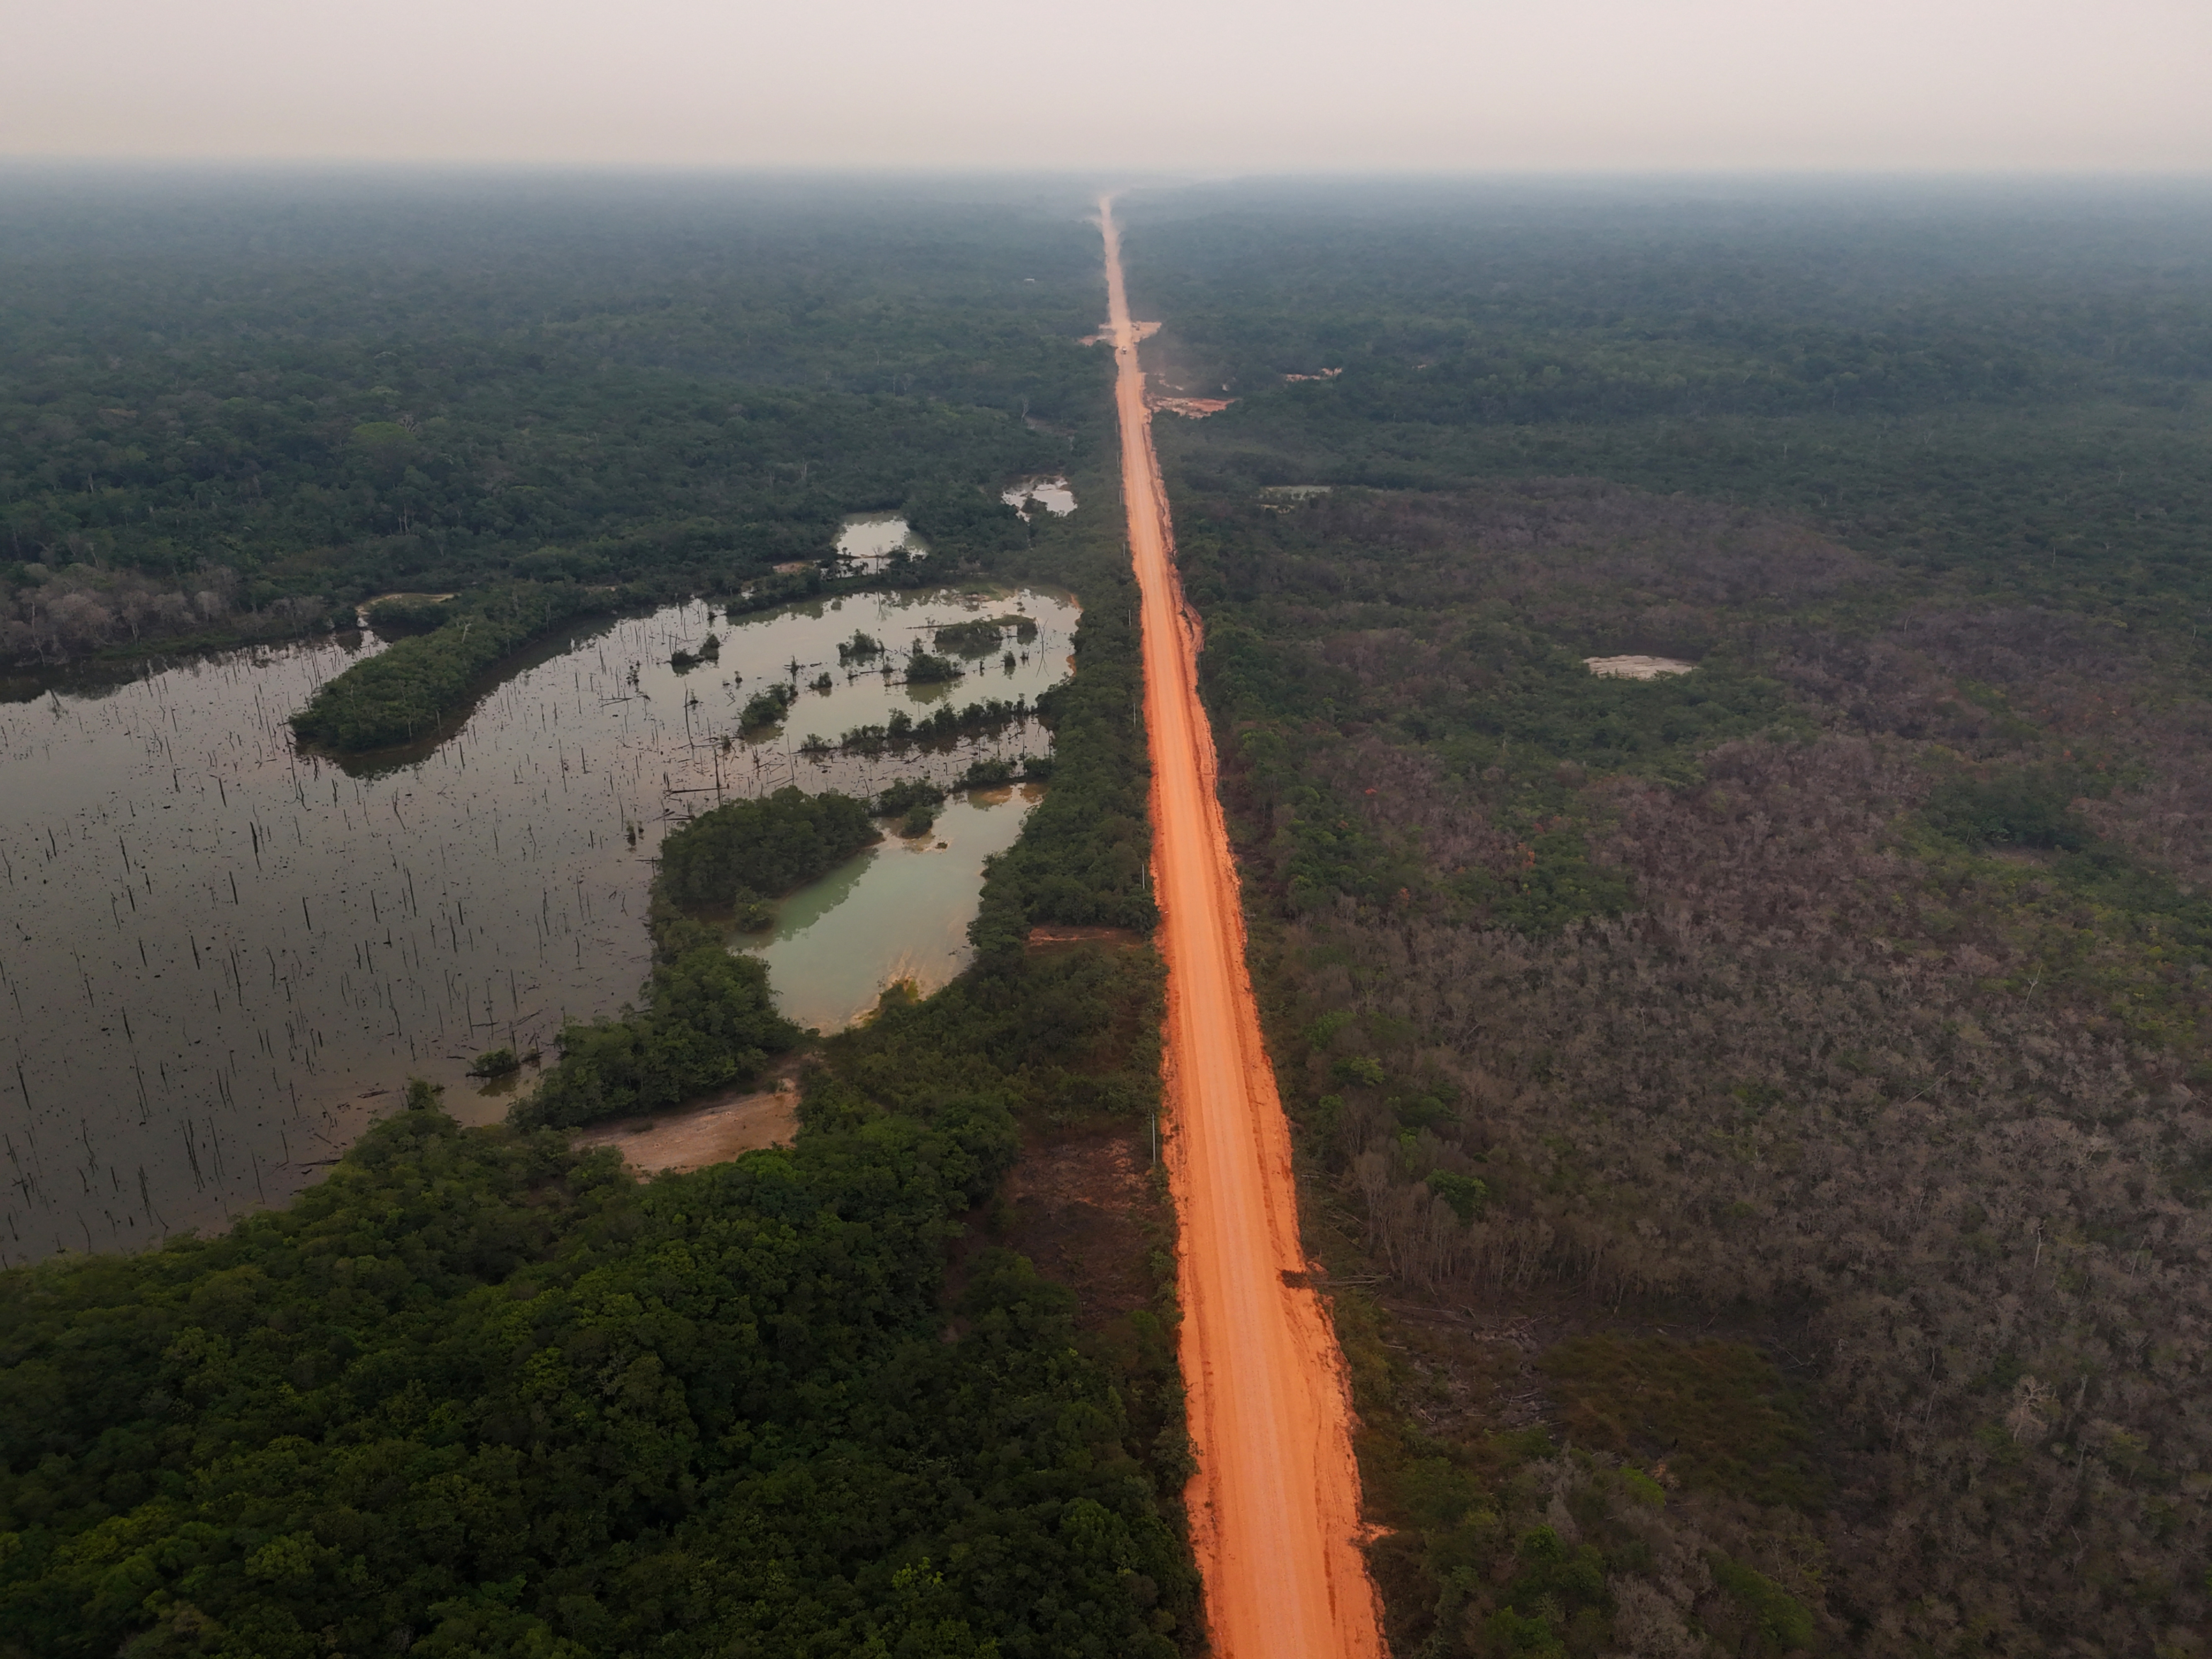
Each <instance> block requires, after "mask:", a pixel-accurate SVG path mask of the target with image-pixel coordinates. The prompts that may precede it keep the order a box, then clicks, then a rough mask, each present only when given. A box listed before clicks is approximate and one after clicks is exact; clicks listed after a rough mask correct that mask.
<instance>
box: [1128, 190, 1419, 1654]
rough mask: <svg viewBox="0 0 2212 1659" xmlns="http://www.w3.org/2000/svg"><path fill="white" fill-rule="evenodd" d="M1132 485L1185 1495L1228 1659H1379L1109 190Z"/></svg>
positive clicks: (1346, 1436) (1355, 1484)
mask: <svg viewBox="0 0 2212 1659" xmlns="http://www.w3.org/2000/svg"><path fill="white" fill-rule="evenodd" d="M1098 205H1099V216H1100V222H1101V225H1102V228H1103V231H1104V234H1105V240H1106V293H1107V299H1108V301H1109V313H1110V322H1109V328H1110V330H1111V332H1112V336H1113V340H1114V356H1115V362H1117V363H1118V364H1119V366H1120V377H1119V380H1118V381H1117V383H1116V386H1115V402H1116V404H1117V405H1118V407H1119V409H1120V411H1121V479H1122V486H1121V487H1122V491H1123V495H1124V497H1125V499H1126V501H1127V506H1128V510H1129V545H1130V550H1131V553H1132V555H1133V558H1134V560H1135V563H1136V569H1137V583H1138V586H1139V589H1140V591H1141V592H1142V594H1143V599H1144V630H1145V632H1144V637H1145V723H1146V726H1147V727H1148V728H1149V729H1150V732H1151V738H1152V833H1153V841H1152V876H1153V891H1154V893H1155V896H1157V897H1158V901H1159V905H1160V911H1161V917H1162V921H1161V928H1160V944H1161V950H1162V952H1163V954H1164V956H1165V957H1166V959H1167V969H1168V1013H1167V1030H1166V1039H1167V1041H1166V1051H1167V1052H1166V1074H1167V1092H1168V1108H1169V1112H1170V1125H1171V1127H1172V1133H1171V1135H1170V1139H1169V1142H1168V1173H1169V1176H1170V1179H1171V1181H1172V1182H1173V1185H1174V1188H1175V1200H1176V1212H1177V1213H1178V1215H1179V1216H1180V1218H1181V1221H1182V1261H1181V1263H1180V1264H1179V1265H1180V1285H1181V1293H1182V1312H1183V1323H1182V1369H1183V1378H1184V1382H1185V1383H1186V1385H1187V1387H1188V1390H1189V1401H1190V1431H1191V1438H1192V1441H1193V1442H1194V1445H1195V1448H1196V1449H1197V1453H1198V1474H1196V1475H1195V1476H1194V1478H1193V1480H1192V1481H1191V1486H1190V1492H1189V1494H1188V1496H1189V1501H1190V1511H1191V1530H1192V1534H1193V1541H1194V1544H1195V1545H1196V1547H1197V1551H1198V1565H1199V1570H1200V1571H1201V1572H1202V1573H1203V1574H1204V1575H1205V1578H1206V1619H1207V1622H1208V1626H1209V1632H1210V1634H1211V1635H1212V1641H1213V1650H1214V1652H1215V1653H1217V1654H1218V1655H1221V1656H1224V1659H1339V1656H1342V1659H1379V1656H1380V1655H1381V1654H1382V1652H1383V1638H1382V1635H1381V1632H1380V1628H1379V1620H1378V1619H1377V1616H1376V1598H1375V1589H1374V1586H1373V1584H1372V1583H1371V1582H1370V1580H1369V1578H1368V1576H1367V1566H1366V1562H1365V1560H1364V1559H1363V1558H1362V1556H1361V1554H1360V1553H1359V1542H1360V1538H1361V1535H1362V1534H1361V1526H1360V1519H1359V1471H1358V1466H1357V1465H1356V1464H1355V1463H1354V1462H1353V1460H1352V1437H1351V1409H1350V1407H1349V1405H1348V1403H1347V1401H1346V1393H1345V1380H1344V1363H1343V1358H1342V1356H1341V1355H1340V1354H1339V1353H1338V1352H1337V1347H1336V1339H1335V1335H1334V1332H1333V1331H1332V1330H1331V1329H1330V1328H1329V1322H1328V1317H1327V1316H1326V1315H1325V1314H1324V1313H1323V1312H1322V1308H1321V1305H1320V1304H1319V1302H1318V1301H1317V1300H1316V1297H1315V1296H1314V1293H1313V1291H1310V1289H1308V1288H1306V1261H1305V1255H1304V1250H1303V1249H1302V1248H1301V1247H1300V1244H1299V1242H1298V1214H1297V1192H1296V1190H1295V1188H1293V1186H1292V1184H1291V1143H1290V1130H1289V1127H1288V1125H1286V1124H1285V1122H1284V1121H1283V1108H1282V1102H1281V1101H1280V1100H1279V1098H1278V1097H1277V1096H1276V1093H1275V1074H1274V1071H1273V1067H1271V1066H1269V1065H1268V1063H1267V1049H1266V1048H1265V1047H1264V1046H1263V1045H1262V1044H1261V1039H1260V1013H1259V1007H1258V1006H1257V1004H1256V1003H1255V1001H1254V1000H1253V997H1252V982H1251V979H1250V977H1249V975H1248V974H1247V973H1246V971H1245V967H1244V924H1243V908H1242V906H1241V905H1240V903H1239V902H1238V897H1237V867H1236V866H1235V865H1234V864H1233V863H1232V862H1231V859H1230V856H1229V836H1228V833H1227V830H1226V829H1225V826H1224V824H1223V823H1222V817H1221V806H1220V803H1219V801H1218V799H1217V798H1216V796H1215V794H1214V787H1213V786H1214V756H1213V734H1212V730H1211V729H1210V728H1209V727H1208V726H1207V725H1206V716H1205V714H1204V711H1203V710H1202V709H1201V708H1200V706H1199V701H1198V679H1197V662H1196V658H1197V644H1198V637H1197V623H1196V619H1195V618H1194V617H1193V616H1192V615H1191V614H1190V612H1189V611H1188V609H1187V608H1186V607H1185V605H1184V604H1183V599H1182V585H1181V583H1180V581H1179V580H1177V577H1176V568H1175V564H1174V562H1173V560H1172V559H1171V558H1170V548H1171V547H1172V545H1173V537H1172V532H1170V528H1169V525H1168V514H1167V499H1166V495H1165V492H1164V490H1163V489H1161V487H1160V478H1159V463H1158V459H1157V458H1156V456H1155V455H1154V453H1153V451H1152V427H1151V424H1150V419H1149V416H1148V415H1147V413H1146V408H1145V377H1144V374H1143V372H1142V371H1141V370H1140V369H1139V368H1138V366H1137V338H1138V334H1137V329H1136V326H1135V325H1133V323H1131V321H1130V320H1129V300H1128V295H1127V291H1126V290H1125V289H1124V288H1123V285H1122V282H1121V236H1120V234H1119V232H1118V231H1117V230H1116V229H1115V224H1114V210H1113V202H1112V198H1111V197H1108V198H1106V199H1104V200H1102V201H1101V202H1100V203H1099V204H1098Z"/></svg>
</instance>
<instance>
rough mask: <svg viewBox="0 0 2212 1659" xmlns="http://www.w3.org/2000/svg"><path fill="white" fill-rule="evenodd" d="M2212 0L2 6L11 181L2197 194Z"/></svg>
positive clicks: (390, 0) (2211, 127)
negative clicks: (1610, 185) (305, 166)
mask: <svg viewBox="0 0 2212 1659" xmlns="http://www.w3.org/2000/svg"><path fill="white" fill-rule="evenodd" d="M2208 70H2212V0H1327V3H1321V0H1264V3H1263V0H1133V3H1123V4H1117V5H1102V6H1098V7H1096V8H1091V7H1079V6H1073V5H1066V4H1058V5H1055V4H1050V3H1039V0H1022V3H1013V0H935V3H928V0H922V3H916V0H782V3H775V4H768V3H762V0H623V3H614V0H596V3H581V0H374V3H362V0H349V3H344V4H340V3H336V0H0V155H49V156H133V157H162V158H169V159H187V158H217V157H219V158H247V157H251V158H277V159H282V158H292V159H299V160H325V159H341V158H343V159H359V160H386V161H448V160H450V161H540V162H553V163H561V164H574V163H586V164H589V163H595V162H596V163H608V164H615V165H625V166H627V165H635V164H638V163H648V164H657V163H675V164H679V165H696V166H711V167H727V166H732V165H735V166H794V165H795V166H848V165H853V166H864V167H882V166H886V165H889V166H902V165H911V166H920V167H947V166H951V167H965V166H984V167H1014V168H1021V169H1024V170H1030V169H1036V168H1052V167H1078V168H1085V169H1095V168H1099V167H1127V168H1171V169H1179V170H1180V169H1200V170H1216V169H1235V170H1238V171H1249V170H1255V169H1271V168H1278V167H1279V168H1287V169H1296V170H1299V171H1310V170H1315V169H1331V168H1337V167H1343V168H1353V169H1362V170H1364V169H1373V168H1394V167H1419V168H1444V169H1451V170H1455V171H1457V170H1466V169H1479V170H1489V169H1496V168H1514V169H1517V168H1571V169H1602V170H1615V169H1621V168H1644V167H1653V168H1668V169H1675V168H1685V167H1729V168H1743V167H1750V168H1757V169H1767V168H1798V167H1814V168H1838V167H1842V168H1872V169H1881V170H1888V169H1894V168H1930V169H1944V170H1948V169H1959V168H1967V169H1981V168H1991V167H1996V168H2027V169H2034V170H2049V169H2076V168H2128V169H2149V170H2157V171H2176V170H2180V171H2190V172H2203V171H2207V170H2212V88H2208V80H2212V76H2208Z"/></svg>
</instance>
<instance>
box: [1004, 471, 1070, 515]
mask: <svg viewBox="0 0 2212 1659" xmlns="http://www.w3.org/2000/svg"><path fill="white" fill-rule="evenodd" d="M999 499H1000V501H1004V502H1005V503H1006V505H1007V506H1008V507H1012V508H1013V509H1014V511H1016V512H1017V513H1020V514H1021V515H1022V517H1024V519H1026V518H1028V517H1029V515H1030V505H1031V503H1035V504H1036V506H1039V507H1042V508H1044V510H1045V511H1046V512H1048V513H1051V514H1052V515H1053V516H1054V518H1056V519H1064V518H1066V516H1067V515H1068V514H1069V513H1073V512H1074V511H1075V489H1074V487H1073V485H1072V484H1070V483H1068V482H1067V480H1066V478H1064V477H1045V476H1043V475H1042V474H1040V475H1039V476H1037V477H1034V478H1024V479H1023V480H1022V481H1021V482H1020V483H1018V484H1011V485H1009V486H1008V487H1007V488H1006V489H1003V490H1001V491H1000V493H999Z"/></svg>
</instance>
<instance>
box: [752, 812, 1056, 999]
mask: <svg viewBox="0 0 2212 1659" xmlns="http://www.w3.org/2000/svg"><path fill="white" fill-rule="evenodd" d="M1043 793H1044V792H1043V790H1042V789H1041V788H1039V787H1036V785H1034V784H1024V785H1023V786H1022V787H1020V788H1018V789H994V790H980V789H979V790H975V791H973V792H971V793H967V794H964V795H955V796H954V797H953V798H952V799H951V800H949V801H947V802H946V803H945V809H944V811H941V812H939V814H938V818H937V827H936V828H935V829H933V830H932V831H931V832H930V833H929V834H928V835H927V836H921V837H920V838H919V839H917V840H913V841H903V840H901V839H900V838H899V837H897V836H895V835H892V836H886V837H885V838H884V841H883V842H882V843H880V844H879V845H878V846H875V847H872V848H868V850H867V851H866V852H864V853H862V854H860V855H859V856H858V857H857V858H854V859H851V860H848V861H847V862H845V863H844V864H842V865H840V866H838V867H837V868H836V870H834V871H832V872H830V873H829V875H827V876H824V877H823V878H822V879H821V880H820V881H817V882H814V883H812V884H810V885H808V886H805V887H802V888H800V889H799V890H798V891H797V892H795V893H793V895H792V896H790V897H789V898H787V899H786V900H785V901H784V902H782V903H781V905H779V906H778V907H777V908H776V916H775V929H774V931H773V932H772V933H767V934H761V933H750V934H748V933H738V934H733V935H732V940H731V942H732V944H733V945H736V946H737V947H738V948H739V949H741V950H748V951H752V952H754V953H755V954H756V955H757V956H759V957H761V958H762V959H763V960H764V961H765V962H766V963H768V968H769V983H770V984H772V985H773V986H775V991H776V1001H777V1004H778V1006H781V1008H782V1010H783V1012H785V1013H787V1014H788V1015H789V1016H790V1017H791V1018H793V1019H795V1020H797V1021H798V1022H799V1024H801V1025H811V1026H813V1027H815V1028H817V1030H823V1031H834V1030H838V1029H839V1028H840V1027H842V1026H845V1025H848V1024H851V1023H852V1022H853V1020H854V1018H857V1017H858V1016H860V1015H861V1014H864V1013H866V1012H867V1011H868V1010H869V1009H871V1008H872V1007H874V1006H876V1000H877V998H878V996H879V995H880V994H882V992H883V989H884V987H885V986H887V985H890V984H891V983H893V982H894V981H898V980H902V979H905V980H912V981H914V982H915V987H916V988H917V989H919V990H921V991H922V992H924V993H927V992H930V991H933V990H935V989H936V988H937V987H939V986H940V985H942V984H944V983H945V981H947V980H949V979H951V977H952V976H953V975H955V974H957V973H958V972H959V971H960V970H961V969H963V968H964V967H966V966H967V965H968V963H969V958H970V957H972V956H973V954H974V952H973V951H971V950H970V949H969V945H968V924H969V921H972V920H973V919H974V917H975V896H976V894H977V893H979V892H981V890H982V886H983V860H986V859H987V858H989V857H991V856H992V855H993V854H996V853H1003V852H1005V851H1006V848H1009V847H1011V846H1012V845H1013V844H1014V840H1015V837H1017V836H1019V835H1020V834H1021V832H1022V823H1023V821H1024V819H1025V818H1027V817H1029V814H1030V807H1031V806H1033V805H1036V802H1037V801H1038V799H1041V798H1042V795H1043ZM888 827H889V826H886V828H888Z"/></svg>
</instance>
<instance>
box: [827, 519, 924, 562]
mask: <svg viewBox="0 0 2212 1659" xmlns="http://www.w3.org/2000/svg"><path fill="white" fill-rule="evenodd" d="M902 552H903V553H904V554H905V555H906V556H907V557H908V558H909V559H926V558H927V557H928V556H929V544H928V543H927V542H925V541H924V540H922V538H921V537H919V536H917V535H915V533H914V530H913V528H912V526H909V525H908V523H907V521H906V518H905V515H904V514H902V513H853V514H852V515H850V516H849V517H848V518H847V519H846V520H845V523H844V526H843V528H842V529H840V530H839V531H838V532H837V557H838V558H839V559H840V560H841V561H842V562H843V563H844V564H845V565H846V566H847V568H849V569H853V570H867V571H877V570H881V569H882V568H884V566H885V565H887V564H889V563H890V562H891V558H892V556H894V555H895V554H898V553H902Z"/></svg>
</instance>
